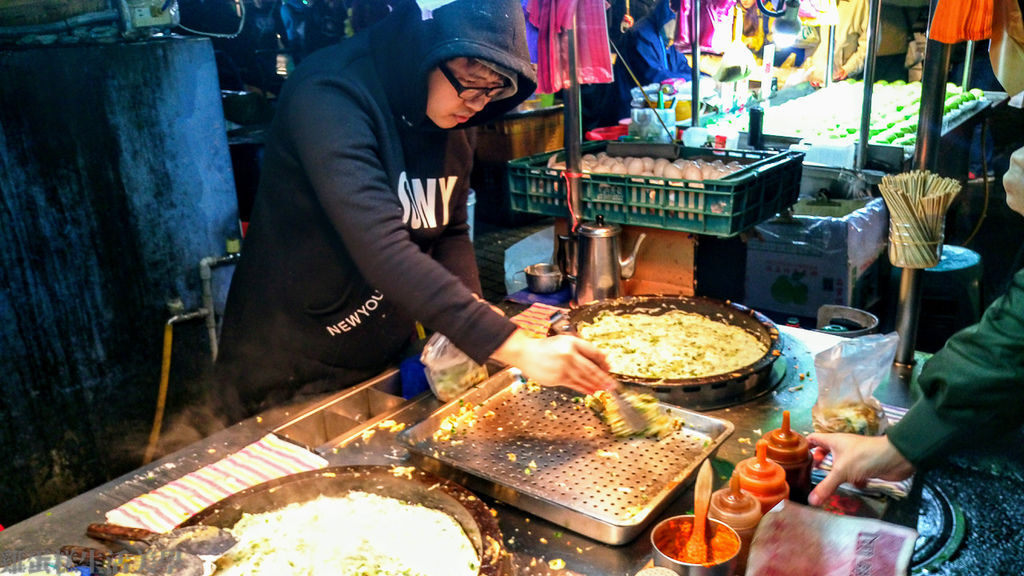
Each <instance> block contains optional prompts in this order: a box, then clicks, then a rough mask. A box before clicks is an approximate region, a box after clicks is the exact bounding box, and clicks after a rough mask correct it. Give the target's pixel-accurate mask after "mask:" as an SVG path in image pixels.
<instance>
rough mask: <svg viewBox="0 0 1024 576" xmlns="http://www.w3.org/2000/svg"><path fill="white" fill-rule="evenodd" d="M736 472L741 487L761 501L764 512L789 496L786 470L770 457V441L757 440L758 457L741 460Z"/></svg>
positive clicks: (762, 511)
mask: <svg viewBox="0 0 1024 576" xmlns="http://www.w3.org/2000/svg"><path fill="white" fill-rule="evenodd" d="M735 474H737V475H738V476H739V477H740V488H742V489H744V490H746V491H747V492H749V493H750V494H751V495H752V496H753V497H754V498H757V499H758V501H760V502H761V513H762V514H764V513H766V512H768V511H769V510H771V509H772V507H773V506H775V505H776V504H778V503H779V502H781V501H783V500H785V499H786V498H788V497H789V485H788V484H786V471H785V470H784V469H783V468H782V466H779V465H778V464H776V463H775V462H772V461H771V460H769V459H768V443H767V442H765V441H764V440H758V441H757V456H756V457H754V458H747V459H745V460H740V463H739V464H737V465H736V470H735Z"/></svg>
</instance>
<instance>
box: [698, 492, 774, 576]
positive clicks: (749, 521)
mask: <svg viewBox="0 0 1024 576" xmlns="http://www.w3.org/2000/svg"><path fill="white" fill-rule="evenodd" d="M761 516H762V514H761V502H760V501H759V500H758V499H757V498H754V496H752V495H751V494H748V493H747V492H744V491H743V490H741V489H740V477H739V475H737V474H736V473H733V475H732V477H731V478H730V479H729V485H728V486H726V487H725V488H722V489H720V490H716V491H715V492H714V493H713V494H711V504H710V506H709V507H708V517H709V518H713V519H715V520H718V521H720V522H722V523H723V524H725V525H727V526H729V527H730V528H732V529H733V530H735V531H736V534H737V535H738V536H739V537H740V552H739V554H738V555H737V556H736V572H735V573H736V574H743V572H744V571H745V570H746V566H747V555H748V554H750V541H751V540H753V538H754V531H755V530H757V523H758V522H760V521H761Z"/></svg>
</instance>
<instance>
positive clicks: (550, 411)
mask: <svg viewBox="0 0 1024 576" xmlns="http://www.w3.org/2000/svg"><path fill="white" fill-rule="evenodd" d="M663 407H664V408H665V409H667V410H669V411H670V412H671V413H672V414H673V415H674V416H676V417H678V418H680V419H681V420H682V421H683V426H682V428H681V429H680V430H678V431H676V432H674V433H672V434H671V435H669V436H667V437H665V438H662V439H660V440H657V439H650V438H629V439H624V438H616V437H615V436H612V435H611V433H610V432H609V431H608V429H607V427H606V426H605V425H604V424H603V423H602V422H601V421H600V419H598V417H597V416H596V415H595V414H594V413H593V412H591V411H590V410H589V409H588V408H587V407H586V406H584V405H583V403H582V398H581V397H580V396H579V394H578V393H576V392H573V391H572V390H569V389H565V388H546V387H540V386H534V385H529V384H526V383H525V382H524V381H523V380H522V378H521V377H520V376H519V373H518V371H516V370H515V369H506V370H503V371H501V372H499V373H498V374H496V375H495V376H493V377H491V378H489V379H488V380H487V381H485V382H484V383H482V384H480V385H479V386H477V387H476V388H473V389H471V390H469V391H468V392H466V393H465V394H463V395H462V396H460V397H459V398H456V399H455V400H453V401H451V402H449V403H448V404H446V405H444V406H443V407H442V408H440V409H439V410H438V411H436V412H435V413H433V414H432V415H431V416H430V417H429V418H427V419H426V420H423V421H422V422H420V423H419V424H417V425H415V426H413V427H412V428H409V429H408V430H406V431H405V432H403V433H402V434H400V435H399V439H400V440H401V441H402V442H403V443H404V444H406V445H407V446H408V448H409V451H410V455H411V460H412V461H413V462H414V463H416V464H417V465H418V466H420V467H421V468H424V469H426V470H429V471H430V472H433V473H434V474H437V475H440V476H443V477H447V478H450V479H452V480H454V481H456V482H458V483H460V484H462V485H464V486H466V487H468V488H470V489H472V490H475V491H478V492H480V493H483V494H487V495H489V496H492V497H494V498H497V499H499V500H502V501H503V502H506V503H508V504H510V505H512V506H515V507H517V508H520V509H522V510H525V511H526V512H529V513H531V514H535V515H537V516H540V517H541V518H544V519H546V520H549V521H551V522H553V523H555V524H558V525H559V526H563V527H565V528H568V529H570V530H573V531H575V532H579V533H580V534H583V535H585V536H589V537H591V538H594V539H595V540H599V541H601V542H605V543H607V544H622V543H625V542H628V541H630V540H632V539H633V538H635V537H636V536H637V535H638V534H639V533H640V532H641V531H642V530H643V529H644V527H645V526H646V525H647V523H648V522H650V521H651V520H653V519H654V518H656V517H657V515H658V514H659V512H661V510H662V509H663V508H664V507H665V506H667V505H668V504H669V503H670V502H671V501H672V499H673V498H674V497H675V496H676V495H677V494H678V492H679V491H680V490H682V489H683V488H684V487H685V486H687V484H688V481H689V480H690V479H691V475H692V474H693V473H694V472H695V471H696V470H697V467H698V466H699V465H700V463H701V462H703V460H704V459H705V458H707V457H708V456H710V455H711V454H712V453H713V452H714V451H715V449H716V448H718V446H719V445H721V444H722V442H724V441H725V440H726V439H727V438H728V437H729V435H731V434H732V432H733V425H732V423H731V422H729V421H727V420H721V419H718V418H711V417H709V416H704V415H703V414H700V413H697V412H691V411H688V410H683V409H681V408H678V407H675V406H669V405H667V404H663ZM460 415H461V416H460ZM453 421H455V423H456V426H455V429H454V432H452V433H451V434H450V438H448V437H447V436H449V434H448V433H447V432H446V431H445V430H446V429H447V428H449V427H450V424H451V423H452V422H453Z"/></svg>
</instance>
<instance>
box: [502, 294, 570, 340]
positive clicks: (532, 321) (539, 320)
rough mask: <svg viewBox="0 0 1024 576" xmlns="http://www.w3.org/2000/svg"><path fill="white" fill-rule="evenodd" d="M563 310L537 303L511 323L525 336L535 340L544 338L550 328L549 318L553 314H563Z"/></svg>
mask: <svg viewBox="0 0 1024 576" xmlns="http://www.w3.org/2000/svg"><path fill="white" fill-rule="evenodd" d="M565 311H566V309H565V308H559V307H558V306H551V305H550V304H543V303H540V302H537V303H535V304H531V305H530V307H529V308H527V309H526V310H523V311H522V312H520V313H519V314H516V315H515V316H513V317H512V318H511V320H512V323H513V324H515V325H516V326H519V327H520V328H522V329H523V330H524V331H526V333H527V334H529V335H530V336H533V337H535V338H544V337H546V336H547V335H548V329H549V328H550V327H551V316H552V315H553V314H554V313H555V312H565Z"/></svg>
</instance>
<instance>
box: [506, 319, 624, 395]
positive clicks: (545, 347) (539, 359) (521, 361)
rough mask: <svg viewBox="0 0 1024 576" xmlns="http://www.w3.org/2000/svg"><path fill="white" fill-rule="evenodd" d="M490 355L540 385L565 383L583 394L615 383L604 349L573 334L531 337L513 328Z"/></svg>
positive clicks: (609, 386) (607, 387)
mask: <svg viewBox="0 0 1024 576" xmlns="http://www.w3.org/2000/svg"><path fill="white" fill-rule="evenodd" d="M492 356H493V357H494V359H495V360H498V361H499V362H503V363H505V364H508V365H511V366H515V367H516V368H519V369H520V370H522V371H523V375H525V376H526V377H527V378H530V379H531V380H533V381H535V382H537V383H539V384H542V385H544V386H568V387H569V388H572V389H574V390H576V391H578V392H581V393H583V394H593V393H594V392H597V391H598V390H607V389H609V388H612V387H614V386H615V380H614V379H613V378H612V377H611V375H609V374H608V361H607V359H606V358H605V355H604V352H601V351H600V350H598V349H597V347H596V346H594V345H593V344H591V343H590V342H587V341H586V340H582V339H580V338H576V337H574V336H551V337H549V338H532V337H530V336H528V335H527V334H526V333H525V332H523V331H522V330H516V331H515V332H513V333H512V335H511V336H509V337H508V338H507V339H506V340H505V342H504V343H502V345H501V346H500V347H499V348H498V349H497V350H495V351H494V354H493V355H492Z"/></svg>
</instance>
